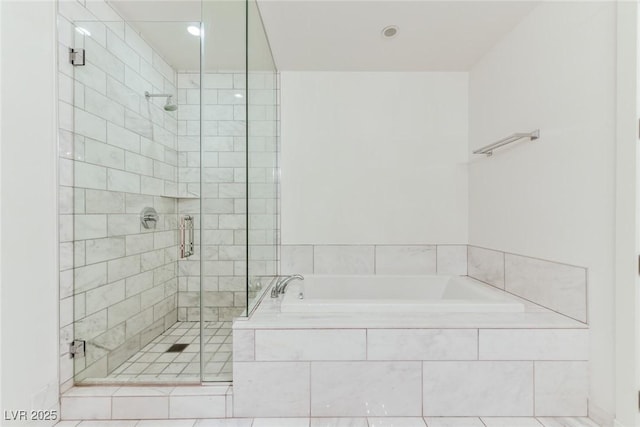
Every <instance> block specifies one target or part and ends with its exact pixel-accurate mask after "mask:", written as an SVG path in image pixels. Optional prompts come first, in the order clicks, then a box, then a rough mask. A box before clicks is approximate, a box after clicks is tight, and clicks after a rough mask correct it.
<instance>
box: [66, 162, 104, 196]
mask: <svg viewBox="0 0 640 427" xmlns="http://www.w3.org/2000/svg"><path fill="white" fill-rule="evenodd" d="M73 170H74V181H75V186H76V187H81V188H95V189H99V190H106V189H107V169H106V168H104V167H102V166H95V165H91V164H89V163H84V162H73Z"/></svg>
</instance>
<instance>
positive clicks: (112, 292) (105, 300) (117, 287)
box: [85, 280, 124, 314]
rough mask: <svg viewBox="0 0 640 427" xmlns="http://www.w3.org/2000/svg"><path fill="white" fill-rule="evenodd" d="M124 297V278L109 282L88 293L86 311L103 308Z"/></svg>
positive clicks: (89, 312) (88, 312)
mask: <svg viewBox="0 0 640 427" xmlns="http://www.w3.org/2000/svg"><path fill="white" fill-rule="evenodd" d="M123 299H124V280H121V281H119V282H115V283H108V284H106V285H103V286H100V287H98V288H96V289H92V290H90V291H87V293H86V303H85V307H86V313H87V314H92V313H95V312H97V311H100V310H103V309H105V308H107V307H109V306H112V305H113V304H115V303H117V302H119V301H122V300H123Z"/></svg>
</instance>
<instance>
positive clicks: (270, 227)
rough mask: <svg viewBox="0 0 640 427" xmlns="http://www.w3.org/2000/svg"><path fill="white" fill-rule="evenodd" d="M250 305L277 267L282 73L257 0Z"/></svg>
mask: <svg viewBox="0 0 640 427" xmlns="http://www.w3.org/2000/svg"><path fill="white" fill-rule="evenodd" d="M247 21H248V28H247V37H248V44H247V49H248V52H247V72H248V78H247V85H248V86H247V101H248V106H247V113H248V139H247V146H248V149H247V195H248V197H247V203H248V204H247V221H248V228H249V231H248V246H249V251H248V262H247V276H248V285H249V292H248V302H247V304H248V307H249V310H252V309H253V308H254V307H255V305H256V304H257V302H258V301H259V299H260V297H261V296H262V294H263V292H264V291H265V290H266V289H267V287H268V285H269V283H270V282H271V280H272V279H273V277H274V276H276V275H277V265H278V250H277V249H278V240H279V229H278V225H279V218H278V208H279V206H278V179H279V169H278V148H279V134H278V130H279V119H278V113H279V110H278V74H277V70H276V66H275V63H274V60H273V56H272V53H271V48H270V46H269V41H268V39H267V35H266V33H265V29H264V26H263V23H262V19H261V16H260V10H259V9H258V5H257V3H256V2H255V0H250V1H249V2H248V4H247Z"/></svg>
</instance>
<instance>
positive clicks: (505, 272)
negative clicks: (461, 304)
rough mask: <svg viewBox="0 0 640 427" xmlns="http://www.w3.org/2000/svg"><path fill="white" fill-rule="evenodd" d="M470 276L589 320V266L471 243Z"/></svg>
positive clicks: (563, 312) (561, 311) (583, 319)
mask: <svg viewBox="0 0 640 427" xmlns="http://www.w3.org/2000/svg"><path fill="white" fill-rule="evenodd" d="M468 271H469V276H471V277H473V278H475V279H478V280H480V281H483V282H485V283H488V284H490V285H493V286H495V287H497V288H500V289H504V290H505V291H507V292H510V293H512V294H515V295H518V296H519V297H522V298H525V299H528V300H529V301H533V302H535V303H536V304H540V305H542V306H544V307H547V308H549V309H551V310H554V311H557V312H558V313H562V314H564V315H566V316H569V317H571V318H573V319H576V320H579V321H581V322H584V323H586V322H587V321H588V316H587V269H586V268H583V267H577V266H573V265H567V264H561V263H557V262H552V261H545V260H540V259H536V258H531V257H526V256H521V255H515V254H510V253H506V252H501V251H496V250H491V249H485V248H480V247H477V246H469V249H468Z"/></svg>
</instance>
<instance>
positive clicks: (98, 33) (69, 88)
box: [58, 0, 178, 391]
mask: <svg viewBox="0 0 640 427" xmlns="http://www.w3.org/2000/svg"><path fill="white" fill-rule="evenodd" d="M78 28H83V29H84V30H85V34H86V33H90V35H82V34H80V32H79V31H78V30H77V29H78ZM69 47H75V48H85V49H86V65H85V66H81V67H73V66H72V65H71V64H69V61H68V57H69V55H68V49H69ZM58 49H59V55H58V79H59V171H60V176H59V194H60V202H59V206H60V208H59V213H60V217H59V221H60V234H59V236H60V253H61V256H60V269H61V271H60V297H61V303H60V304H61V310H60V325H61V334H60V337H61V341H60V377H61V383H62V390H63V391H64V390H66V389H67V388H69V387H70V386H71V385H72V384H73V376H74V373H75V375H76V379H77V380H80V381H82V380H83V379H90V378H102V377H105V376H106V375H107V374H108V373H109V372H111V371H113V370H114V369H115V368H117V366H118V365H119V364H120V363H122V362H123V361H124V360H126V359H127V358H128V357H130V356H131V355H133V354H135V353H136V352H137V351H138V350H139V349H140V348H142V347H143V346H145V345H146V343H148V342H150V341H151V340H152V339H153V338H154V337H155V336H157V335H158V334H160V333H162V332H163V331H164V330H165V329H166V328H168V327H169V326H170V325H171V324H173V323H174V322H175V321H176V319H177V289H178V286H177V278H176V259H177V247H176V242H177V241H176V239H177V233H176V228H177V203H176V199H175V196H176V194H177V190H178V152H177V148H178V146H177V139H176V134H177V131H178V122H177V118H176V113H174V112H166V111H165V110H164V109H163V108H162V106H163V105H164V102H165V99H164V98H155V99H151V100H150V101H147V100H146V99H145V97H144V92H145V91H149V92H152V93H172V94H175V93H176V87H175V85H176V73H175V72H174V70H173V69H172V68H171V67H170V66H169V65H168V64H167V63H166V62H165V61H164V60H163V58H162V57H161V56H160V55H159V54H158V53H157V52H156V51H155V50H154V49H152V48H151V47H150V46H149V45H148V44H147V43H146V42H145V41H144V40H143V39H142V38H141V37H140V36H139V34H138V33H137V32H136V30H135V29H134V28H133V27H131V26H130V25H128V24H127V23H125V22H123V20H122V19H121V18H120V16H119V15H118V14H117V13H116V12H115V11H114V10H113V9H112V8H111V7H110V6H109V5H108V4H107V3H106V2H104V1H100V0H96V1H91V2H86V4H85V2H77V1H67V0H62V1H60V2H59V15H58ZM146 206H151V207H154V208H155V209H156V210H157V211H158V213H159V215H160V219H159V221H158V223H157V227H156V229H155V230H147V229H144V228H143V227H142V226H141V224H140V220H139V215H140V212H141V210H142V208H144V207H146ZM74 321H75V331H74ZM74 337H75V338H77V339H84V340H87V348H86V357H84V358H80V359H76V362H75V371H74V363H73V360H72V359H71V358H70V356H69V354H68V352H69V342H70V341H71V340H72V339H73V338H74Z"/></svg>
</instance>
